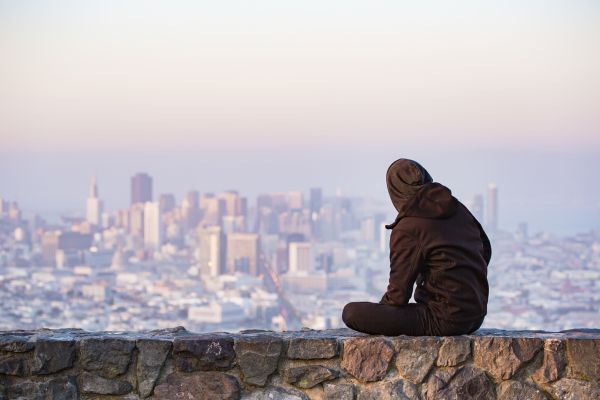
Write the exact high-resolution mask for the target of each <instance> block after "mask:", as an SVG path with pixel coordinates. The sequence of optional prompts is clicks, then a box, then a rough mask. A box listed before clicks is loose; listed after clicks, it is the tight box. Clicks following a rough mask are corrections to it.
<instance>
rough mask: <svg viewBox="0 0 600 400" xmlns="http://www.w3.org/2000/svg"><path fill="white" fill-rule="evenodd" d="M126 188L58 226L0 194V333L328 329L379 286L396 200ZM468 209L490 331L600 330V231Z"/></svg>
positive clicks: (145, 180) (142, 177)
mask: <svg viewBox="0 0 600 400" xmlns="http://www.w3.org/2000/svg"><path fill="white" fill-rule="evenodd" d="M130 186H131V202H130V206H129V208H128V209H122V210H111V211H107V210H104V208H103V202H102V200H101V192H99V190H98V184H97V182H96V179H95V178H93V179H92V182H91V186H90V192H89V197H88V198H87V202H85V217H72V216H64V217H62V218H61V220H60V221H59V222H55V221H53V222H49V221H46V220H44V218H43V217H42V216H39V215H31V216H27V217H25V216H24V215H23V214H22V211H21V210H20V209H19V206H18V203H17V202H16V201H14V199H10V200H7V199H0V329H16V328H23V329H26V328H38V327H48V328H59V327H63V328H64V327H78V328H83V329H88V330H139V329H157V328H165V327H173V326H178V325H183V326H185V327H186V328H187V329H189V330H193V331H215V330H228V331H238V330H241V329H250V328H262V329H274V330H285V329H298V328H300V327H303V326H307V327H310V328H314V329H325V328H336V327H341V326H343V322H342V321H341V310H342V308H343V306H344V305H345V304H346V303H347V302H349V301H359V300H364V301H379V299H380V298H381V296H382V294H383V293H384V291H385V289H386V287H387V283H388V273H389V261H388V257H389V247H388V246H389V230H386V229H385V227H384V225H385V224H386V223H389V222H391V221H392V220H393V218H394V217H395V215H394V214H393V213H392V211H393V208H392V206H391V204H381V203H378V202H375V201H373V200H370V199H364V198H355V197H351V196H346V195H343V194H342V193H340V192H339V191H338V192H337V193H334V194H332V195H326V193H325V192H324V191H323V189H322V188H311V189H309V190H308V192H307V193H303V192H302V191H294V192H287V193H265V194H262V195H259V196H258V197H257V198H256V199H255V201H254V203H250V202H249V201H248V199H247V198H246V197H244V196H243V195H242V194H240V193H239V192H238V191H236V190H229V191H225V192H223V193H218V194H216V193H200V192H198V191H195V190H192V191H189V192H188V193H187V194H185V196H184V197H183V199H182V201H181V202H177V201H176V197H175V195H174V194H169V193H165V194H160V195H159V196H158V198H155V196H154V194H153V180H152V177H151V176H149V175H148V174H147V173H138V174H136V175H134V176H133V177H131V180H130ZM484 197H485V201H484ZM465 203H466V205H467V206H468V207H469V208H470V209H471V211H472V212H473V214H474V215H475V216H476V217H477V218H478V219H479V220H480V221H482V222H483V223H484V226H485V228H486V231H487V232H488V235H489V236H490V238H491V239H492V245H493V255H492V261H491V264H490V267H489V281H490V292H491V294H490V303H489V308H488V316H487V318H486V321H485V324H484V326H485V327H497V328H510V329H546V330H560V329H569V328H574V327H593V326H598V325H600V313H599V311H600V310H599V308H600V284H599V283H598V282H600V280H599V278H600V231H592V232H587V233H582V234H579V235H576V236H573V237H557V236H553V235H551V234H548V233H543V232H542V233H535V234H529V233H528V229H527V224H526V223H522V224H521V225H520V226H519V227H518V229H517V231H515V232H508V231H504V230H501V229H499V225H498V203H499V202H498V188H497V187H496V186H495V185H494V184H490V185H489V186H488V187H487V189H486V190H485V193H483V194H481V195H476V196H475V197H474V198H473V199H472V200H471V201H469V202H465ZM83 204H84V199H82V205H83ZM82 208H83V207H82Z"/></svg>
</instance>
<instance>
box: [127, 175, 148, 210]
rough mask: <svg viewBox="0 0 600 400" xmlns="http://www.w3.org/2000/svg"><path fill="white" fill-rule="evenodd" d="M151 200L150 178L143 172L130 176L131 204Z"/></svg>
mask: <svg viewBox="0 0 600 400" xmlns="http://www.w3.org/2000/svg"><path fill="white" fill-rule="evenodd" d="M148 201H152V178H151V177H150V175H148V174H147V173H145V172H139V173H137V174H135V175H134V176H132V177H131V204H136V203H146V202H148Z"/></svg>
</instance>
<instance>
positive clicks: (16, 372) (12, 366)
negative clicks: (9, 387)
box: [0, 353, 29, 376]
mask: <svg viewBox="0 0 600 400" xmlns="http://www.w3.org/2000/svg"><path fill="white" fill-rule="evenodd" d="M28 369H29V358H28V357H27V354H26V353H0V375H1V374H4V375H13V376H25V375H26V374H27V373H28Z"/></svg>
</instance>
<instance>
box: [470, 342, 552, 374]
mask: <svg viewBox="0 0 600 400" xmlns="http://www.w3.org/2000/svg"><path fill="white" fill-rule="evenodd" d="M542 344H543V341H542V339H540V338H524V337H489V336H487V337H473V362H474V364H475V365H476V366H477V367H479V368H482V369H484V370H485V371H487V372H488V373H489V374H490V375H491V376H492V377H493V378H494V379H496V380H497V381H500V380H506V379H510V378H512V377H513V375H514V374H515V373H516V372H517V371H518V370H519V369H520V368H521V367H522V366H523V365H525V364H526V363H527V362H529V361H530V360H531V359H533V357H534V356H535V355H536V354H537V352H538V351H539V350H540V349H541V348H542Z"/></svg>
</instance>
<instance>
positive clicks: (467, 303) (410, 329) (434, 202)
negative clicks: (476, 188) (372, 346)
mask: <svg viewBox="0 0 600 400" xmlns="http://www.w3.org/2000/svg"><path fill="white" fill-rule="evenodd" d="M386 181H387V188H388V192H389V195H390V198H391V200H392V203H393V205H394V207H395V208H396V210H397V211H398V216H397V217H396V220H395V221H394V222H393V223H392V224H390V225H386V228H388V229H391V230H392V232H391V235H390V275H389V284H388V287H387V291H386V293H385V294H384V295H383V297H382V299H381V300H380V301H379V303H371V302H352V303H348V304H346V306H345V307H344V311H343V313H342V319H343V321H344V323H345V324H346V325H347V326H348V327H349V328H351V329H354V330H356V331H360V332H364V333H369V334H381V335H387V336H396V335H411V336H419V335H431V336H449V335H461V334H467V333H471V332H474V331H476V330H477V329H478V328H479V327H480V326H481V324H482V323H483V319H484V317H485V315H486V312H487V300H488V292H489V288H488V282H487V266H488V264H489V262H490V257H491V254H492V250H491V246H490V241H489V239H488V237H487V235H486V233H485V232H484V230H483V228H482V227H481V224H480V223H479V222H478V221H477V219H476V218H475V217H474V216H473V215H472V214H471V213H470V212H469V210H468V209H467V208H466V207H465V206H464V205H463V204H462V203H461V202H460V201H458V200H457V199H456V198H455V197H454V196H452V193H451V192H450V189H448V188H447V187H445V186H443V185H441V184H439V183H437V182H433V180H432V179H431V176H430V175H429V173H428V172H427V171H426V170H425V168H423V167H422V166H421V165H420V164H419V163H417V162H415V161H412V160H408V159H403V158H402V159H399V160H396V161H394V162H393V163H392V165H390V167H389V168H388V170H387V174H386ZM415 283H416V289H415V292H414V300H415V303H409V300H410V298H411V295H412V292H413V286H414V285H415Z"/></svg>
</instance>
